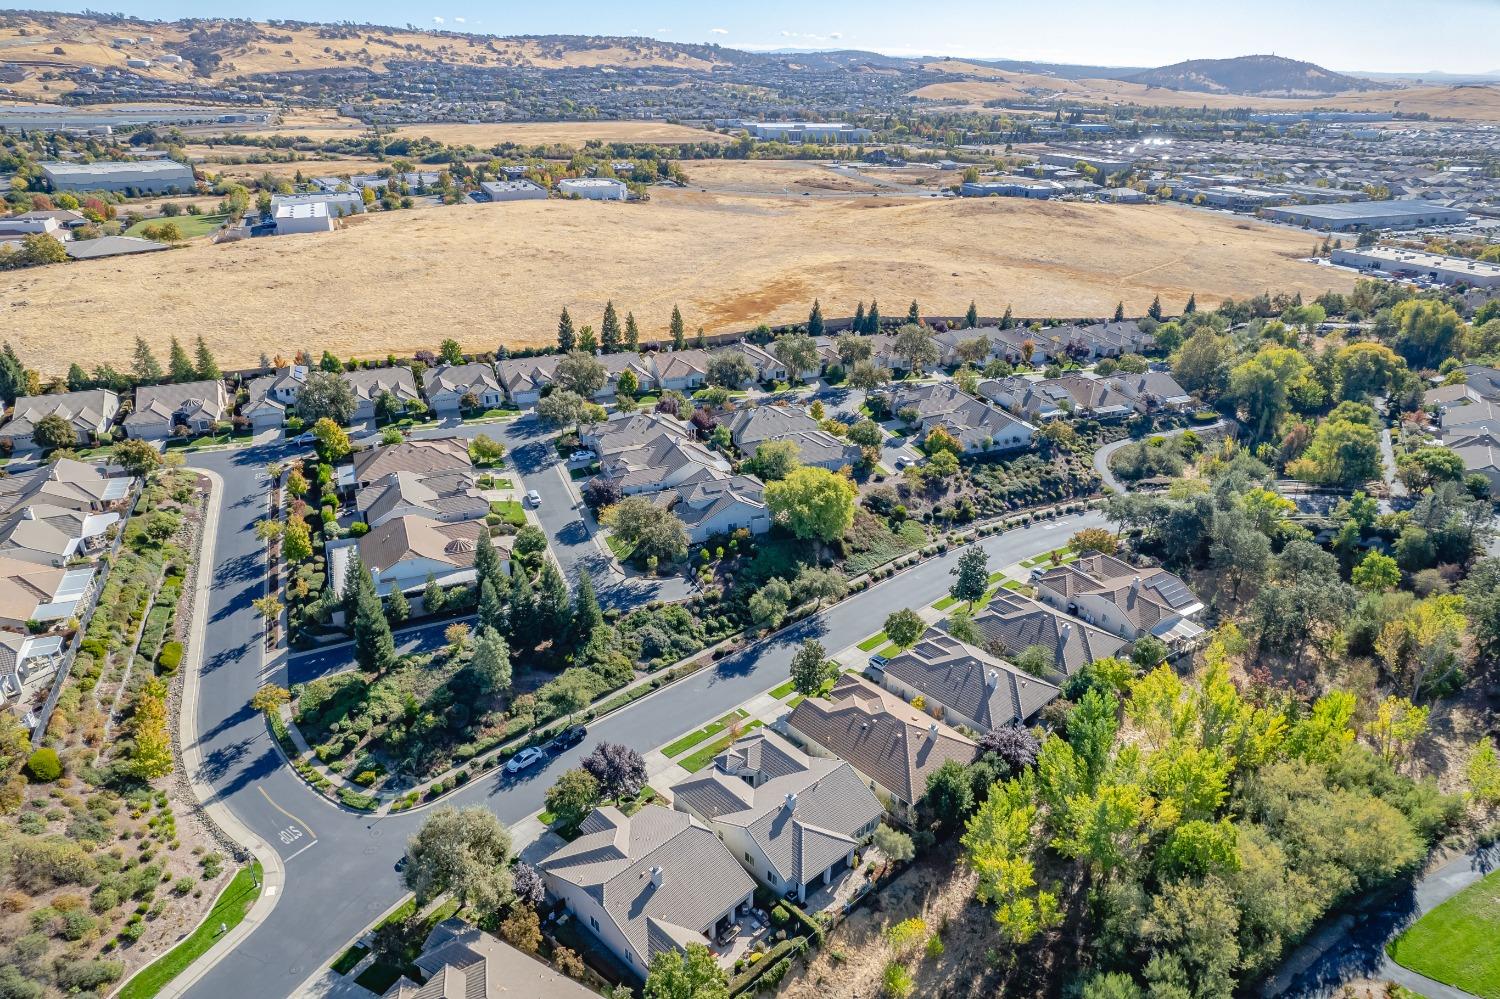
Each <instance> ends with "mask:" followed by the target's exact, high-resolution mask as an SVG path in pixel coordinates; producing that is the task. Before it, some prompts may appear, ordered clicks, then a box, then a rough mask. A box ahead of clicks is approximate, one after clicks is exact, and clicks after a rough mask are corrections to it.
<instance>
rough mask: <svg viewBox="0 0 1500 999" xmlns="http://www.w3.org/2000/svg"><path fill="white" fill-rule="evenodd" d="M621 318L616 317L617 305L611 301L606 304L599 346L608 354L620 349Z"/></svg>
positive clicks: (600, 329)
mask: <svg viewBox="0 0 1500 999" xmlns="http://www.w3.org/2000/svg"><path fill="white" fill-rule="evenodd" d="M620 341H621V337H620V317H619V316H617V315H615V303H614V300H613V299H611V300H609V301H608V302H605V303H604V322H603V323H601V324H600V326H599V346H601V347H603V348H604V352H605V353H606V354H612V353H614V352H615V351H617V350H619V349H620Z"/></svg>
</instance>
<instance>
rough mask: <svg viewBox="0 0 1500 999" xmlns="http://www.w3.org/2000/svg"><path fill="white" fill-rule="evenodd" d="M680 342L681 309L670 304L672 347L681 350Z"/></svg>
mask: <svg viewBox="0 0 1500 999" xmlns="http://www.w3.org/2000/svg"><path fill="white" fill-rule="evenodd" d="M682 343H683V336H682V310H681V309H679V308H677V306H675V305H674V306H672V349H673V350H681V349H682Z"/></svg>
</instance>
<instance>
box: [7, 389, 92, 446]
mask: <svg viewBox="0 0 1500 999" xmlns="http://www.w3.org/2000/svg"><path fill="white" fill-rule="evenodd" d="M119 411H120V397H119V396H117V395H115V393H113V392H111V391H109V390H108V389H87V390H85V391H81V392H59V393H57V394H56V395H32V396H21V397H20V398H19V399H17V400H16V403H15V406H14V407H13V409H12V410H11V417H10V420H9V422H7V423H6V424H5V425H4V426H3V427H0V442H3V443H5V444H7V445H8V446H9V448H10V451H11V453H12V454H16V453H24V452H32V451H36V450H38V449H39V445H38V443H37V441H36V440H35V439H34V438H33V436H32V434H33V432H34V431H35V430H36V428H37V425H38V424H39V423H41V422H42V421H43V420H45V419H46V418H47V417H49V416H59V417H61V418H62V419H64V420H66V421H67V422H68V423H69V424H70V425H72V427H73V429H74V430H75V431H76V432H77V434H78V443H79V444H81V445H87V444H90V443H92V442H93V441H96V440H99V439H102V438H104V437H105V436H107V435H108V433H109V429H110V427H111V426H113V425H114V422H115V415H116V414H117V413H119Z"/></svg>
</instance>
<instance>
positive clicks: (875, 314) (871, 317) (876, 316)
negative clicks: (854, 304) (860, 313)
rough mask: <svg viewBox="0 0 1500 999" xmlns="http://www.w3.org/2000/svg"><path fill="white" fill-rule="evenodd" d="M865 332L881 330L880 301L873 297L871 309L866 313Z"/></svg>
mask: <svg viewBox="0 0 1500 999" xmlns="http://www.w3.org/2000/svg"><path fill="white" fill-rule="evenodd" d="M865 332H866V333H879V332H880V303H879V302H877V301H876V300H875V299H873V298H872V299H870V311H869V312H867V313H865Z"/></svg>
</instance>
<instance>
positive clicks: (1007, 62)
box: [960, 59, 1151, 80]
mask: <svg viewBox="0 0 1500 999" xmlns="http://www.w3.org/2000/svg"><path fill="white" fill-rule="evenodd" d="M960 61H962V62H966V63H969V64H970V65H973V66H988V67H990V68H991V69H1003V70H1006V71H1007V72H1010V73H1034V74H1037V75H1040V76H1055V77H1057V78H1058V79H1061V80H1124V79H1129V78H1130V77H1132V76H1134V75H1136V74H1138V73H1146V72H1151V71H1150V70H1148V69H1146V67H1144V66H1082V65H1079V64H1077V63H1061V62H1028V61H1026V60H1024V59H963V60H960Z"/></svg>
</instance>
